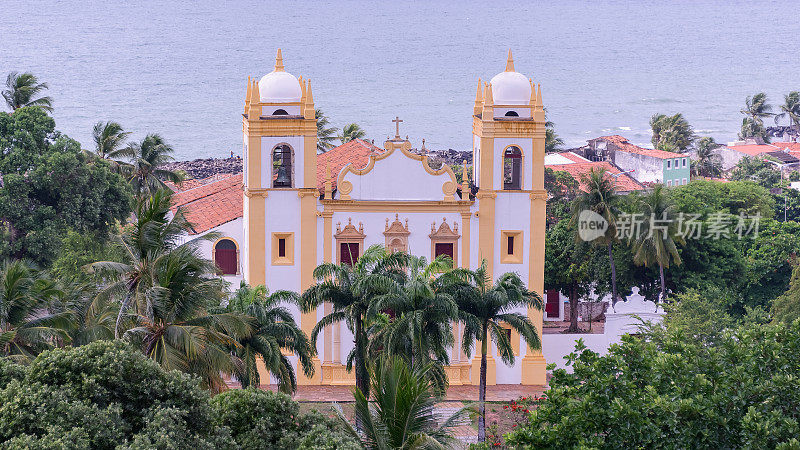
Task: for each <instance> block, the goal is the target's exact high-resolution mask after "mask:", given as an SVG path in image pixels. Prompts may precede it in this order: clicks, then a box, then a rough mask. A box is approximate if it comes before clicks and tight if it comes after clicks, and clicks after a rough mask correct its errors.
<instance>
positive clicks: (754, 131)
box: [739, 117, 769, 143]
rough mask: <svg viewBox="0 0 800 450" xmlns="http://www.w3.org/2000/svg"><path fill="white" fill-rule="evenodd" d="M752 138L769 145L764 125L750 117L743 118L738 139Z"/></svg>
mask: <svg viewBox="0 0 800 450" xmlns="http://www.w3.org/2000/svg"><path fill="white" fill-rule="evenodd" d="M754 137H759V138H761V139H762V140H763V141H764V142H766V143H769V136H767V129H766V128H764V124H763V123H760V122H758V121H756V120H754V119H753V118H752V117H744V118H743V119H742V128H741V131H739V139H747V138H754Z"/></svg>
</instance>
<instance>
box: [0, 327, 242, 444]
mask: <svg viewBox="0 0 800 450" xmlns="http://www.w3.org/2000/svg"><path fill="white" fill-rule="evenodd" d="M0 366H1V364H0ZM167 435H168V436H172V437H175V438H179V439H180V441H178V442H180V444H179V445H180V446H181V447H184V446H185V447H186V448H196V449H214V448H222V449H230V448H232V447H233V446H232V445H230V442H231V440H230V433H229V431H228V430H227V429H226V428H224V427H220V426H217V425H215V424H214V417H213V415H212V410H211V408H210V406H209V395H208V393H207V392H204V391H202V390H201V389H200V388H199V386H198V381H197V380H196V379H195V378H193V377H190V376H187V375H185V374H181V373H178V372H175V371H171V372H165V371H163V370H161V368H160V367H158V365H157V364H156V363H154V362H153V361H150V360H148V359H147V358H145V356H144V355H142V354H141V352H139V351H136V350H135V349H132V348H130V347H129V346H127V345H126V344H125V343H123V342H122V341H119V340H118V341H99V342H94V343H92V344H89V345H86V346H83V347H78V348H65V349H55V350H49V351H46V352H43V353H42V354H40V355H39V356H38V357H37V358H36V359H35V360H34V361H33V362H32V363H31V365H30V367H29V368H28V369H27V370H26V371H25V373H24V377H23V378H22V379H16V380H11V381H10V382H9V383H8V384H7V385H6V386H5V388H4V389H0V447H3V448H97V449H114V448H176V447H175V446H176V445H178V444H176V442H174V441H173V442H169V441H168V440H165V438H166V437H168V436H167ZM148 442H149V443H150V445H145V444H146V443H148ZM155 442H160V443H166V444H168V446H166V445H163V444H162V445H154V444H153V443H155ZM136 443H138V445H136Z"/></svg>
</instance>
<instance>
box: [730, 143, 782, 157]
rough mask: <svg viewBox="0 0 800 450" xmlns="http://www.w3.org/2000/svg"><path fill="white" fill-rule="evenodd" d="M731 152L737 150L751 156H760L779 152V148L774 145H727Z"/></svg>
mask: <svg viewBox="0 0 800 450" xmlns="http://www.w3.org/2000/svg"><path fill="white" fill-rule="evenodd" d="M726 147H728V148H729V149H731V150H736V151H737V152H739V153H744V154H746V155H750V156H758V155H761V154H764V153H769V152H774V151H778V150H779V148H778V147H775V146H774V145H772V144H742V145H727V146H726Z"/></svg>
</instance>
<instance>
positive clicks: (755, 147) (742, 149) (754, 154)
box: [717, 139, 800, 170]
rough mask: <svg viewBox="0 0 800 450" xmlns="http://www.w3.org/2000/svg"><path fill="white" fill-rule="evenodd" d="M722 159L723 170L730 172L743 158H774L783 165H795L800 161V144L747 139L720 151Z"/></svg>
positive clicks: (725, 146) (731, 143)
mask: <svg viewBox="0 0 800 450" xmlns="http://www.w3.org/2000/svg"><path fill="white" fill-rule="evenodd" d="M717 151H718V152H719V155H720V156H721V157H722V169H723V170H730V169H732V168H733V167H734V166H736V164H738V163H739V161H741V160H742V159H743V158H745V157H750V158H761V157H772V159H775V160H777V161H779V162H781V163H783V164H792V165H794V164H795V163H796V162H797V161H795V160H800V143H797V142H773V143H770V144H766V143H764V142H763V141H760V140H754V139H746V140H744V141H736V142H730V143H728V145H724V146H722V147H720V148H719V149H718V150H717Z"/></svg>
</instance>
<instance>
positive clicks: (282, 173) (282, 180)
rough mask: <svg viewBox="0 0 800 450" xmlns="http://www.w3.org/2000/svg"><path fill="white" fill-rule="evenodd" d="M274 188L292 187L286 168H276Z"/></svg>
mask: <svg viewBox="0 0 800 450" xmlns="http://www.w3.org/2000/svg"><path fill="white" fill-rule="evenodd" d="M275 186H283V187H291V186H292V179H291V178H290V177H289V172H288V171H287V170H286V166H280V167H278V178H276V179H275Z"/></svg>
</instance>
